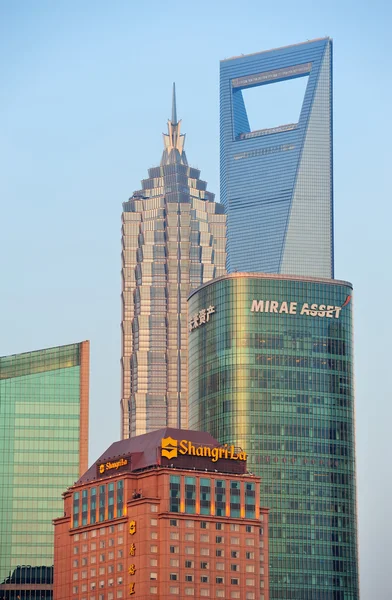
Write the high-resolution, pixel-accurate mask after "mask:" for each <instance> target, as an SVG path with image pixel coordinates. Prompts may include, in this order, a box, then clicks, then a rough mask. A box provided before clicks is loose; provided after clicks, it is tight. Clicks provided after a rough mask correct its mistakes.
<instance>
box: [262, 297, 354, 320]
mask: <svg viewBox="0 0 392 600" xmlns="http://www.w3.org/2000/svg"><path fill="white" fill-rule="evenodd" d="M347 304H348V302H347V300H346V302H345V303H344V305H343V306H346V305H347ZM343 306H335V305H332V304H308V303H307V302H304V303H303V304H302V307H301V310H299V307H298V302H287V301H283V302H277V301H276V300H253V302H252V306H251V308H250V310H251V312H263V313H277V314H282V313H283V314H286V315H297V314H299V315H306V316H308V317H328V318H330V319H333V318H335V319H339V317H340V312H341V310H342V308H343Z"/></svg>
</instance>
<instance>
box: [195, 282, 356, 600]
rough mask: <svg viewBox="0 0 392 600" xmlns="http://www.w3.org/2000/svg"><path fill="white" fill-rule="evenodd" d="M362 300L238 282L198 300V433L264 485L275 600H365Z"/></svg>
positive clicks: (317, 288)
mask: <svg viewBox="0 0 392 600" xmlns="http://www.w3.org/2000/svg"><path fill="white" fill-rule="evenodd" d="M352 294H353V291H352V286H351V284H350V283H347V282H345V281H338V280H330V279H317V278H313V277H301V276H298V277H297V276H289V275H272V274H260V273H231V274H230V275H226V276H223V277H220V278H218V279H215V280H214V281H212V282H209V283H206V284H204V285H203V286H201V287H200V288H199V289H198V290H196V291H194V292H192V293H191V295H190V297H189V300H188V306H189V321H190V323H189V324H190V327H189V328H190V329H191V331H190V332H189V418H190V422H189V425H190V427H191V428H192V429H200V430H203V431H208V432H209V433H211V435H213V436H214V437H215V438H216V439H217V440H219V441H221V442H224V441H225V440H227V439H233V440H236V443H237V444H238V445H239V446H241V448H242V450H243V452H246V453H247V454H248V455H249V458H248V466H249V467H250V469H251V471H252V472H254V473H256V474H257V475H261V477H262V479H261V485H260V490H261V498H262V502H263V503H265V504H266V505H267V506H268V507H269V508H270V510H271V512H270V518H269V521H270V524H269V527H270V567H271V568H270V590H271V597H273V598H279V599H287V600H305V599H306V600H331V599H333V600H346V599H347V598H350V599H352V600H356V599H357V598H358V597H359V591H358V551H357V505H356V473H355V436H354V374H353V321H352V305H353V302H352ZM208 306H213V307H214V313H213V314H212V315H211V317H210V320H209V321H208V322H206V323H203V324H202V325H199V326H198V327H197V328H195V327H194V326H192V327H191V324H192V323H194V322H195V317H197V315H198V314H199V313H200V310H202V309H204V308H205V307H208Z"/></svg>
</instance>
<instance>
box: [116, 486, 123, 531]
mask: <svg viewBox="0 0 392 600" xmlns="http://www.w3.org/2000/svg"><path fill="white" fill-rule="evenodd" d="M123 514H124V482H123V481H117V506H116V516H117V517H122V516H123ZM118 531H121V530H120V526H119V528H118Z"/></svg>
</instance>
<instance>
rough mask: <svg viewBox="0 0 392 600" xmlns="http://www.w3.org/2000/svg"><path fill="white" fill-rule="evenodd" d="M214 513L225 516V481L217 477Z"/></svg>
mask: <svg viewBox="0 0 392 600" xmlns="http://www.w3.org/2000/svg"><path fill="white" fill-rule="evenodd" d="M215 514H216V515H217V516H218V517H225V516H226V483H225V481H221V480H218V479H216V480H215Z"/></svg>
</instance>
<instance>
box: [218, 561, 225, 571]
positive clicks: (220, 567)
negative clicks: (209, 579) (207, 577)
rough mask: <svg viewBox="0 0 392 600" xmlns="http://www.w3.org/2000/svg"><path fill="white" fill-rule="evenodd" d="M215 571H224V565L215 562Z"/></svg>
mask: <svg viewBox="0 0 392 600" xmlns="http://www.w3.org/2000/svg"><path fill="white" fill-rule="evenodd" d="M216 570H217V571H224V570H225V563H223V562H217V563H216Z"/></svg>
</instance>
